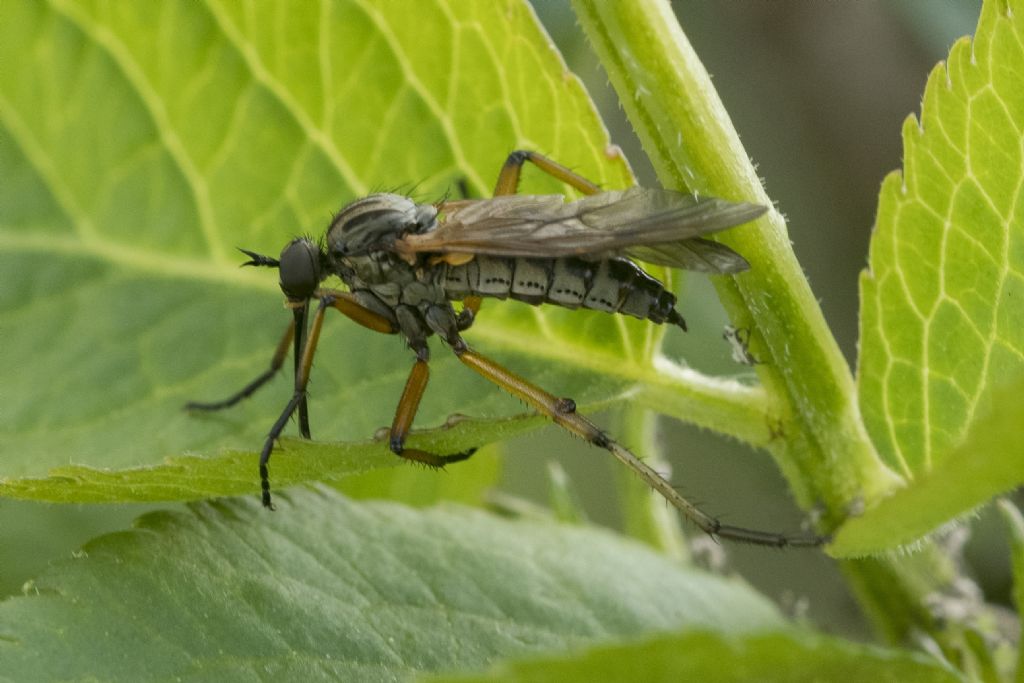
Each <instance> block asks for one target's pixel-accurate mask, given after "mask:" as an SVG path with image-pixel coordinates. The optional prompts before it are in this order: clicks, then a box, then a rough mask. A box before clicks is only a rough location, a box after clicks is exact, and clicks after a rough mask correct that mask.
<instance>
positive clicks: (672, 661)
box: [421, 630, 963, 683]
mask: <svg viewBox="0 0 1024 683" xmlns="http://www.w3.org/2000/svg"><path fill="white" fill-rule="evenodd" d="M421 680H428V681H432V682H435V683H440V682H441V681H450V682H451V683H470V681H479V682H480V683H485V682H487V681H517V682H519V683H529V682H531V681H537V682H540V681H559V682H560V683H563V682H564V683H574V682H575V681H580V682H581V683H582V682H585V681H629V680H640V681H647V682H650V683H659V682H661V681H664V682H665V683H675V682H676V681H714V682H716V683H717V682H719V681H723V682H724V681H737V682H739V681H751V680H757V681H762V682H763V683H769V682H771V681H786V682H787V683H799V682H800V681H844V682H845V683H856V682H857V681H864V682H865V683H867V682H869V681H870V682H873V681H901V682H903V683H924V682H925V681H928V682H929V683H939V682H940V681H960V680H963V679H962V678H960V677H959V676H957V675H956V674H954V673H953V672H952V671H950V670H949V669H945V668H943V667H942V666H940V664H939V663H938V662H936V661H935V660H930V659H928V658H926V657H924V656H923V655H920V654H916V653H910V652H904V651H898V650H886V649H882V648H878V647H870V646H867V645H859V644H855V643H851V642H848V641H842V640H839V639H836V638H825V637H822V636H818V635H814V634H811V633H806V632H801V631H796V630H794V631H790V632H784V633H772V634H752V635H745V636H729V635H725V636H723V635H722V634H720V633H703V632H692V631H691V632H685V633H681V634H673V635H666V636H657V637H654V638H650V639H647V640H645V641H644V642H640V643H631V644H628V645H606V646H598V647H594V648H591V649H589V650H587V651H586V652H583V653H580V654H578V655H576V656H571V657H558V658H554V657H548V658H544V659H536V660H528V661H521V662H513V663H506V664H501V665H499V666H497V667H495V668H494V669H493V670H492V671H491V672H489V673H487V674H483V675H453V676H429V677H425V678H424V679H421Z"/></svg>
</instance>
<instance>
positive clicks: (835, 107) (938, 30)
mask: <svg viewBox="0 0 1024 683" xmlns="http://www.w3.org/2000/svg"><path fill="white" fill-rule="evenodd" d="M534 5H535V8H536V10H537V12H538V14H539V15H540V18H541V21H542V22H543V24H544V25H545V27H546V28H547V30H548V31H549V33H550V34H551V36H552V38H553V40H554V41H555V43H556V44H557V45H558V47H559V49H560V50H561V51H562V53H563V55H564V57H565V59H566V61H567V63H568V65H569V68H570V69H571V70H572V71H574V72H575V73H577V74H578V75H579V76H580V77H581V78H582V79H583V80H584V82H585V83H586V85H587V88H588V90H589V91H590V93H591V96H592V97H593V98H594V100H595V102H596V103H597V105H598V107H599V108H600V110H601V112H602V116H603V117H604V119H605V121H606V124H607V126H608V128H609V132H610V137H611V139H612V140H613V141H614V142H615V143H616V144H619V145H620V146H621V147H623V149H624V150H625V152H626V156H627V158H628V159H629V160H630V162H631V163H632V165H633V168H634V171H635V172H636V174H637V177H638V180H639V181H640V182H641V183H642V184H654V183H655V179H654V174H653V172H652V170H651V169H650V167H649V166H648V165H647V162H646V160H645V157H644V155H643V152H642V150H641V149H640V147H639V144H638V142H637V141H636V139H635V137H634V135H633V133H632V131H631V129H630V127H629V124H628V123H627V122H626V120H625V118H624V116H623V114H622V111H621V109H620V108H619V107H618V104H617V100H616V96H615V94H614V93H613V91H612V90H611V88H610V87H609V86H608V85H607V82H606V78H605V75H604V74H603V72H602V71H601V69H600V67H599V65H598V64H597V62H596V59H595V57H594V56H593V53H592V52H591V51H590V48H589V46H588V45H587V44H586V42H585V40H584V38H583V34H582V32H581V31H580V30H579V29H578V27H577V26H576V24H575V18H574V16H573V14H572V11H571V9H570V7H569V4H568V0H565V1H564V2H563V1H561V0H558V1H555V0H534ZM980 5H981V3H980V0H935V1H932V2H927V3H925V2H920V1H919V0H898V1H896V0H888V1H884V2H883V1H881V0H876V1H866V2H845V3H831V2H830V3H824V2H819V3H809V2H805V1H802V0H776V1H773V2H747V1H742V0H729V1H726V2H718V1H712V0H680V1H677V2H675V3H674V8H675V11H676V13H677V15H678V17H679V19H680V23H681V25H682V27H683V30H684V31H685V32H686V34H687V36H688V38H689V39H690V41H691V42H692V43H693V44H694V47H695V49H696V51H697V53H698V54H699V55H700V56H701V58H702V60H703V62H704V64H705V66H706V67H707V69H708V71H709V72H710V73H711V74H712V75H713V77H714V79H715V84H716V87H717V89H718V92H719V94H720V96H721V98H722V100H723V101H724V103H725V106H726V108H727V110H728V111H729V112H730V114H731V116H732V118H733V122H734V125H735V127H736V129H737V130H738V131H739V132H740V135H741V136H742V139H743V142H744V144H745V146H746V149H747V152H748V153H749V154H750V156H751V157H752V158H753V159H754V161H755V162H756V164H757V165H758V169H759V172H760V174H761V176H762V177H763V178H764V180H765V183H766V185H767V188H768V192H769V195H770V196H771V197H773V198H774V200H775V201H776V203H777V205H778V207H779V208H780V210H781V211H782V212H783V213H784V214H785V215H786V216H787V217H788V220H789V231H790V238H791V240H792V241H793V243H794V248H795V250H796V253H797V256H798V257H799V259H800V261H801V263H802V264H803V267H804V269H805V271H806V273H807V275H808V277H809V278H810V281H811V285H812V287H813V288H814V291H815V292H816V294H817V296H818V297H819V299H820V301H821V304H822V307H823V309H824V313H825V317H826V319H827V320H828V322H829V324H830V326H831V328H832V330H833V332H834V334H835V336H836V338H837V340H838V341H839V344H840V346H841V348H842V350H843V352H844V354H845V355H846V357H847V359H848V360H849V361H850V362H851V364H852V363H853V361H854V358H855V355H856V354H855V351H856V346H855V345H856V340H857V331H858V330H857V305H858V302H857V274H858V272H859V271H860V270H861V269H862V268H863V267H864V266H865V263H866V258H867V247H868V240H869V237H870V234H871V226H872V224H873V222H874V213H875V210H876V204H877V195H878V188H879V186H880V183H881V180H882V178H883V177H884V175H885V174H886V173H887V172H888V171H890V170H892V169H894V168H897V167H899V166H900V163H901V158H900V155H901V150H902V146H901V140H900V125H901V123H902V121H903V119H904V118H906V116H907V115H909V114H911V113H917V112H918V111H919V105H920V97H921V94H922V92H923V88H924V84H925V80H926V78H927V76H928V73H929V70H930V69H931V68H932V66H933V65H934V64H935V63H936V62H937V61H939V60H941V59H943V58H944V57H945V55H946V53H947V51H948V49H949V47H950V45H951V44H952V43H953V41H954V40H955V39H956V38H958V37H960V36H962V35H965V34H969V33H970V32H971V31H972V30H973V28H974V26H975V23H976V21H977V17H978V12H979V10H980ZM541 151H544V150H541ZM563 161H565V162H566V163H569V164H571V163H572V160H563ZM403 180H407V181H409V182H413V181H415V180H416V179H403ZM683 287H684V289H685V292H684V298H683V301H682V304H681V307H682V310H683V311H684V312H685V313H686V315H687V319H688V321H689V322H690V327H691V332H690V333H689V334H688V335H685V336H683V335H676V334H670V335H669V336H668V338H667V340H666V344H667V350H668V352H669V353H670V354H671V355H672V356H674V357H683V358H686V359H687V362H689V363H690V364H691V365H693V366H695V367H698V368H701V369H703V370H706V371H708V372H711V373H717V374H726V375H741V376H749V377H750V378H751V380H753V373H751V372H749V371H745V370H746V369H745V368H743V367H742V366H738V365H736V364H734V363H733V362H732V361H731V360H730V352H729V347H728V345H727V344H725V342H723V341H722V338H721V333H722V328H723V326H724V325H725V324H726V319H725V316H724V313H723V312H722V311H721V309H720V307H719V306H718V304H717V302H716V300H715V297H714V292H713V290H712V289H711V287H710V285H709V284H708V283H707V281H706V280H704V279H702V278H700V277H691V278H688V279H687V280H686V281H685V282H684V283H683ZM552 388H553V389H555V388H554V387H552ZM598 417H599V419H600V421H601V422H602V423H603V424H605V425H607V426H608V427H609V428H610V429H611V430H612V431H613V432H614V427H615V415H613V414H605V415H601V416H598ZM660 433H661V438H662V440H663V443H664V445H665V447H666V451H667V453H668V455H669V457H670V459H671V462H672V465H673V470H674V476H673V481H674V482H675V483H677V484H678V485H679V487H680V489H681V491H682V492H683V493H684V494H685V495H687V496H690V497H692V498H693V499H695V500H697V501H700V502H702V503H703V504H704V505H705V506H706V507H707V509H708V510H709V511H711V512H713V513H716V514H720V515H722V516H723V517H725V518H726V519H727V520H728V521H731V522H734V523H739V524H743V523H744V521H749V520H761V523H762V525H763V526H770V527H771V528H780V529H794V528H797V527H798V526H799V524H800V521H801V514H800V512H799V511H798V510H797V509H796V508H795V507H794V506H793V504H792V503H791V502H790V499H789V495H788V492H787V491H786V487H785V482H784V481H783V480H782V478H781V476H780V475H779V474H778V472H777V471H776V470H775V468H774V465H773V463H772V461H771V459H770V458H769V457H767V454H762V453H755V452H752V451H750V450H749V449H746V448H745V447H742V446H739V445H737V444H734V443H730V442H727V441H726V440H724V439H722V438H720V437H717V436H716V435H713V434H709V433H701V432H700V431H698V430H696V429H693V428H688V427H687V426H685V425H681V424H679V423H675V422H672V421H668V420H663V421H661V423H660ZM627 445H628V444H627ZM504 450H505V451H506V452H505V457H504V468H505V472H504V477H503V488H504V490H505V491H506V492H508V493H511V494H514V495H516V496H521V497H523V498H526V499H531V500H535V501H538V502H541V503H546V502H547V495H548V491H549V488H550V487H549V483H548V482H549V467H548V463H549V461H552V460H556V461H557V462H558V463H560V465H561V466H562V467H564V469H565V470H566V471H567V472H568V475H569V480H570V481H571V484H572V486H573V487H574V489H575V490H576V491H577V493H578V494H579V498H580V500H581V501H582V506H583V508H584V509H585V512H586V514H587V516H588V518H589V519H590V520H591V521H593V522H596V523H599V524H606V525H609V526H613V527H614V526H616V525H617V524H619V519H618V517H617V509H618V508H617V502H616V500H615V486H614V482H613V478H612V472H613V469H614V468H616V467H617V466H618V465H617V464H616V463H614V462H612V460H611V458H609V457H607V454H605V453H603V452H597V451H595V450H594V449H590V448H587V447H585V446H583V445H581V444H579V443H578V442H575V441H573V440H572V439H569V438H568V437H566V436H564V435H563V434H560V433H558V432H557V430H554V429H551V428H549V429H545V430H541V431H540V432H537V433H534V434H532V435H530V436H528V437H525V438H522V439H518V440H515V441H513V442H511V443H509V444H507V445H506V446H505V447H504ZM425 476H429V475H425ZM167 507H173V506H168V505H146V506H143V505H118V506H73V505H65V506H53V505H46V504H38V503H24V502H15V501H10V500H0V520H2V523H0V598H2V597H3V596H6V595H13V594H17V593H19V592H20V591H21V590H22V585H23V584H24V583H25V582H26V581H28V580H30V579H31V578H32V577H33V576H34V575H36V574H37V573H39V572H40V571H41V570H42V569H43V568H44V567H45V566H46V564H47V563H48V562H49V561H50V560H52V559H55V558H58V557H63V556H66V555H68V554H70V553H71V552H73V550H74V549H75V548H77V547H78V546H79V545H80V544H82V543H84V542H85V541H86V540H87V539H89V538H91V537H93V536H95V535H97V534H99V533H103V532H105V531H113V530H117V529H121V528H124V527H125V526H127V525H128V524H130V522H131V520H132V519H133V518H135V517H137V516H138V515H140V514H142V513H143V512H145V511H147V510H151V509H155V508H167ZM970 529H971V531H972V537H971V539H970V540H969V541H968V544H967V550H968V554H967V557H968V559H969V563H970V566H971V569H972V570H973V573H974V574H975V576H976V577H977V578H978V579H979V582H980V583H981V585H982V587H983V589H984V590H985V592H986V596H987V597H988V598H989V599H991V600H994V601H997V602H1003V603H1007V602H1008V600H1009V568H1008V563H1007V560H1006V558H1005V550H1003V548H1004V547H1005V541H1004V534H1003V531H1002V529H1001V527H1000V526H999V525H998V522H996V520H995V516H994V515H990V514H988V513H983V514H982V515H981V516H980V518H979V519H978V520H976V521H975V522H974V523H972V524H971V526H970ZM709 547H710V552H709V555H712V556H717V555H718V554H719V553H718V549H717V548H715V547H714V546H709ZM26 549H32V552H31V553H26ZM727 556H728V565H727V566H728V568H729V569H730V570H735V571H738V572H740V573H742V574H743V575H744V576H745V577H746V578H747V579H748V580H749V581H750V582H751V583H752V584H754V585H755V586H756V587H758V588H759V589H760V590H762V591H763V592H764V593H765V594H766V595H768V596H769V597H771V598H773V599H776V600H777V601H779V602H780V603H781V604H782V605H783V606H784V607H787V608H789V609H790V610H791V611H792V612H794V613H798V614H799V613H802V612H803V611H804V610H805V609H806V611H807V615H808V616H809V617H810V618H811V619H812V620H813V621H815V622H816V623H817V624H818V625H819V626H820V627H821V628H822V629H823V630H825V631H831V632H837V633H842V634H846V635H852V636H859V637H868V635H869V634H868V631H867V628H866V625H865V624H864V622H863V620H862V618H861V617H860V615H859V614H858V610H857V607H856V604H855V603H854V601H853V599H852V597H851V596H850V595H849V594H848V592H847V591H846V588H845V586H844V584H843V581H842V579H841V577H840V576H839V575H838V573H837V572H836V570H835V569H834V567H833V563H832V562H831V560H829V559H828V558H827V557H825V556H824V555H822V554H816V553H799V552H785V553H781V552H771V551H766V550H764V549H758V548H745V547H736V546H729V547H728V548H727ZM812 596H813V597H812Z"/></svg>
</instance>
